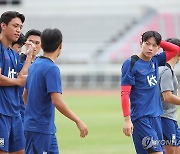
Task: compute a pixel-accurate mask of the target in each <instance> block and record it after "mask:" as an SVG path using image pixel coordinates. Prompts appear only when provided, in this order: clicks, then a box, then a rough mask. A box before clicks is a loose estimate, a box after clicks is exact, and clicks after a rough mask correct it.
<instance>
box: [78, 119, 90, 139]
mask: <svg viewBox="0 0 180 154" xmlns="http://www.w3.org/2000/svg"><path fill="white" fill-rule="evenodd" d="M76 125H77V127H78V128H79V130H80V137H82V138H84V137H85V136H86V135H87V134H88V128H87V126H86V125H85V124H84V123H83V122H82V121H78V122H77V123H76Z"/></svg>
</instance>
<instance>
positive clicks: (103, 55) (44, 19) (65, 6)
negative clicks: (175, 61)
mask: <svg viewBox="0 0 180 154" xmlns="http://www.w3.org/2000/svg"><path fill="white" fill-rule="evenodd" d="M0 4H1V5H0V13H2V12H4V11H6V10H17V11H19V12H22V13H24V14H25V16H26V21H25V24H24V28H23V32H24V33H25V32H27V31H28V30H29V29H32V28H35V29H39V30H41V31H42V30H43V29H45V28H59V29H60V30H61V31H62V33H63V37H64V39H63V50H62V54H61V56H60V57H59V58H58V61H57V63H58V64H60V69H61V74H62V79H63V88H67V89H69V88H70V89H81V88H83V89H96V88H98V89H112V88H114V89H117V88H118V87H119V75H120V68H121V63H122V61H124V59H125V58H127V57H129V56H130V55H132V54H134V53H138V52H139V41H140V35H141V34H142V33H143V32H144V31H146V30H156V31H158V32H160V34H162V37H163V39H166V38H168V37H178V38H180V9H179V8H180V1H179V0H158V1H157V0H151V1H146V0H136V1H134V0H91V1H89V0H51V1H49V0H0ZM176 69H177V71H179V70H178V68H177V67H176Z"/></svg>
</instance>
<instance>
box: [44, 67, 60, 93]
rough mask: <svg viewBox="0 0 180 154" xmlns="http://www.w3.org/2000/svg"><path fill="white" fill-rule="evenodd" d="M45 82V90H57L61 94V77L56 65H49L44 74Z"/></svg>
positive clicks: (50, 91)
mask: <svg viewBox="0 0 180 154" xmlns="http://www.w3.org/2000/svg"><path fill="white" fill-rule="evenodd" d="M45 80H46V81H45V82H46V87H47V92H48V93H52V92H58V93H61V94H62V87H61V77H60V70H59V68H57V67H55V66H54V67H51V68H50V69H49V70H48V71H47V72H46V75H45Z"/></svg>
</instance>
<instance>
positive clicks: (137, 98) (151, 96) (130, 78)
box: [121, 52, 166, 121]
mask: <svg viewBox="0 0 180 154" xmlns="http://www.w3.org/2000/svg"><path fill="white" fill-rule="evenodd" d="M165 63H166V55H165V52H161V53H160V54H157V55H155V56H154V57H152V59H151V60H150V61H144V60H142V59H140V58H139V59H138V60H137V61H136V63H135V65H134V67H133V68H132V70H131V71H130V65H131V58H129V59H128V60H126V61H125V62H124V63H123V66H122V78H121V85H122V86H125V85H132V89H131V93H130V102H131V120H132V121H135V120H136V119H138V118H140V117H143V116H150V117H156V116H159V115H160V114H162V112H163V110H162V103H161V99H160V93H159V86H158V79H159V73H158V67H159V66H163V65H165Z"/></svg>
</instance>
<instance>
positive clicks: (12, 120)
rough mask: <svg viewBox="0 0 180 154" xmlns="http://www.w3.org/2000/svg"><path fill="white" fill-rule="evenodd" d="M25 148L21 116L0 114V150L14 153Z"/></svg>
mask: <svg viewBox="0 0 180 154" xmlns="http://www.w3.org/2000/svg"><path fill="white" fill-rule="evenodd" d="M24 148H25V137H24V129H23V125H22V120H21V116H18V117H10V116H6V115H2V114H0V150H2V151H6V152H16V151H19V150H22V149H24Z"/></svg>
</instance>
